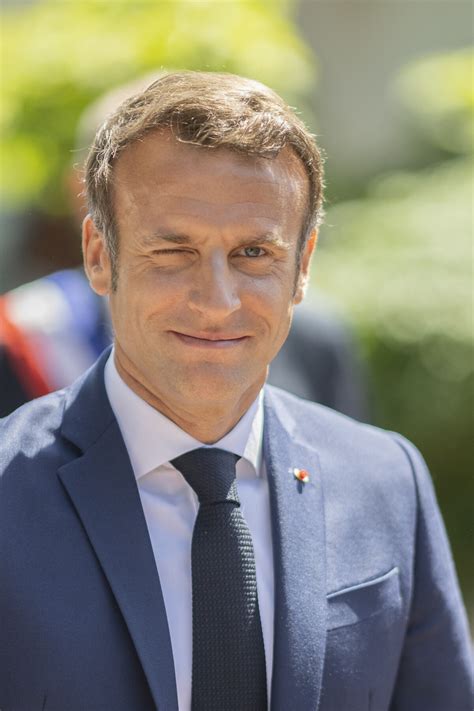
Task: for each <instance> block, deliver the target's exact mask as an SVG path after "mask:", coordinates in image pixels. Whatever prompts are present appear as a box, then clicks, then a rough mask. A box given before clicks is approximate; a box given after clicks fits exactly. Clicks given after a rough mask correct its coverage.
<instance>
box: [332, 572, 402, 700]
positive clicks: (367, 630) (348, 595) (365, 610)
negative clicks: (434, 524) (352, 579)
mask: <svg viewBox="0 0 474 711" xmlns="http://www.w3.org/2000/svg"><path fill="white" fill-rule="evenodd" d="M327 601H328V605H327V607H328V621H327V627H328V634H327V641H326V658H325V665H324V676H323V688H322V697H321V705H320V711H333V710H334V709H338V711H367V710H368V709H371V710H373V709H377V711H385V710H386V709H388V708H389V704H390V697H391V692H392V689H393V684H394V681H395V677H396V673H397V666H398V659H399V655H400V649H401V644H402V640H403V635H404V625H403V623H402V596H401V591H400V573H399V570H398V568H392V569H391V570H389V571H388V572H387V573H383V574H382V575H378V576H375V577H374V578H372V579H370V580H367V581H365V582H362V583H359V584H357V585H351V586H350V587H346V588H343V589H342V590H336V591H335V592H332V593H330V594H329V595H328V596H327Z"/></svg>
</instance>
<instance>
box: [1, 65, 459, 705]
mask: <svg viewBox="0 0 474 711" xmlns="http://www.w3.org/2000/svg"><path fill="white" fill-rule="evenodd" d="M86 180H87V192H88V200H89V207H90V215H89V216H88V217H87V218H86V219H85V221H84V226H83V250H84V262H85V267H86V272H87V274H88V277H89V279H90V283H91V286H92V288H93V289H94V291H95V292H96V293H98V294H100V295H108V296H109V298H110V308H111V317H112V322H113V327H114V333H115V341H114V349H113V351H112V352H111V353H109V352H106V353H105V354H104V355H103V356H102V357H101V358H100V359H99V361H98V362H97V364H96V365H95V366H93V368H92V369H91V370H90V371H89V372H88V373H87V374H86V375H85V376H84V377H83V378H81V379H80V380H79V381H78V382H76V383H75V384H74V385H73V386H72V387H70V388H67V389H66V390H64V391H60V392H58V393H55V394H52V395H48V396H46V397H45V398H42V399H40V400H37V401H35V402H34V403H31V404H29V405H26V406H25V407H23V408H21V409H20V410H18V411H17V412H15V413H14V414H13V415H11V416H10V417H9V418H7V419H6V420H4V421H3V423H2V425H1V441H2V453H1V457H2V458H1V463H2V470H3V479H2V497H1V511H0V521H1V526H2V556H1V559H2V571H1V575H2V577H1V579H2V586H1V593H0V594H1V604H2V611H3V613H4V624H3V627H4V631H3V639H2V646H3V658H2V660H1V662H0V669H1V672H0V674H1V676H0V679H1V687H0V688H1V690H2V691H1V694H0V707H1V708H2V709H4V710H5V711H6V710H8V709H15V711H16V710H18V711H22V710H23V709H28V710H29V709H35V708H40V709H47V711H51V710H52V709H54V710H57V711H60V710H61V711H63V710H65V709H68V710H70V711H95V710H96V709H97V711H99V710H102V709H114V711H120V710H122V709H123V710H124V711H125V709H127V710H128V709H137V710H138V709H139V710H140V711H141V710H142V709H143V710H144V711H145V710H146V709H154V708H158V709H164V710H165V711H172V710H173V709H178V708H179V709H180V710H182V709H186V710H187V709H193V711H198V710H200V709H203V710H205V711H213V710H216V711H217V710H219V711H231V710H232V711H237V710H239V711H253V710H257V709H266V708H271V709H272V710H275V711H277V710H278V711H280V710H282V711H283V710H285V711H286V710H287V709H288V708H292V709H295V710H296V709H297V710H298V711H309V710H310V709H311V710H312V709H319V710H320V711H344V710H345V709H347V710H348V711H359V710H362V709H364V710H367V709H371V710H372V711H374V710H376V711H384V710H385V709H391V710H399V709H408V710H410V711H411V710H412V709H413V710H415V709H416V710H418V709H420V710H421V709H430V710H433V711H446V710H447V709H452V710H453V711H454V710H455V709H456V710H457V711H463V710H465V711H468V709H469V708H470V707H471V696H470V689H471V672H470V660H469V656H470V652H469V639H468V632H467V624H466V619H465V614H464V611H463V607H462V602H461V598H460V593H459V589H458V584H457V581H456V575H455V571H454V568H453V564H452V560H451V555H450V552H449V545H448V542H447V540H446V536H445V532H444V529H443V525H442V521H441V518H440V514H439V511H438V508H437V505H436V501H435V497H434V493H433V489H432V485H431V483H430V479H429V475H428V473H427V471H426V468H425V466H424V463H423V461H422V459H421V457H420V455H419V453H418V452H417V451H416V450H415V448H414V447H413V446H412V445H411V444H410V443H408V442H407V441H406V440H404V439H403V438H402V437H400V436H399V435H395V434H393V433H385V432H382V431H380V430H377V429H375V428H372V427H369V426H367V425H361V424H359V423H357V422H355V421H353V420H351V419H349V418H347V417H344V416H342V415H339V414H337V413H335V412H333V411H331V410H328V409H326V408H324V407H322V406H320V405H314V404H310V403H306V402H304V401H301V400H298V399H297V398H295V397H293V396H291V395H288V394H286V393H284V392H283V391H278V390H276V389H272V388H271V387H264V383H265V378H266V375H267V369H268V364H269V363H270V361H271V360H272V359H273V358H274V356H275V355H276V353H277V352H278V350H279V348H280V347H281V345H282V343H283V342H284V340H285V338H286V335H287V333H288V329H289V326H290V322H291V316H292V310H293V306H294V305H295V304H297V303H298V302H300V301H301V299H302V298H303V295H304V291H305V287H306V283H307V279H308V274H309V267H310V262H311V256H312V252H313V250H314V247H315V244H316V239H317V227H318V224H319V222H320V217H321V204H322V170H321V161H320V156H319V152H318V149H317V147H316V145H315V143H314V141H313V139H312V137H311V135H310V134H309V133H308V132H307V130H306V128H305V127H304V125H303V124H302V123H301V121H300V120H299V119H298V118H297V117H296V116H295V115H294V113H293V112H292V111H291V110H290V109H289V108H288V107H287V106H286V105H285V104H284V102H283V101H282V100H281V99H280V98H279V97H278V96H276V95H275V94H274V93H273V92H271V91H270V90H269V89H267V88H266V87H264V86H262V85H260V84H258V83H256V82H253V81H250V80H246V79H242V78H239V77H234V76H232V75H220V74H206V73H186V72H183V73H176V74H170V75H168V76H166V77H163V78H162V79H160V80H159V81H157V82H155V83H154V84H153V85H151V86H150V87H149V88H148V89H147V90H146V91H144V92H142V93H140V94H138V95H137V96H135V97H133V98H132V99H130V100H129V101H126V102H125V103H124V104H123V105H122V106H121V107H120V108H119V109H118V110H117V111H116V112H115V113H114V114H113V115H112V116H111V117H109V119H108V120H107V121H106V123H105V124H104V125H103V127H102V128H101V129H100V131H99V132H98V135H97V137H96V139H95V142H94V145H93V146H92V149H91V153H90V156H89V159H88V164H87V173H86ZM235 477H236V478H235Z"/></svg>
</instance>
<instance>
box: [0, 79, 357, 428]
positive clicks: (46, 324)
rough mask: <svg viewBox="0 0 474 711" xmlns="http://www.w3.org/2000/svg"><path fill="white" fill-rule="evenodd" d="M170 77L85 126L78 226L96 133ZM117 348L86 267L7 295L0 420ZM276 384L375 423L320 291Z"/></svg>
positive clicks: (293, 334)
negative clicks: (85, 170) (86, 165)
mask: <svg viewBox="0 0 474 711" xmlns="http://www.w3.org/2000/svg"><path fill="white" fill-rule="evenodd" d="M162 74H163V72H153V73H151V74H147V75H146V76H143V77H140V78H139V79H138V80H135V81H133V82H131V83H127V84H125V85H123V86H121V87H119V88H115V89H113V90H112V91H110V92H108V93H107V94H106V95H105V96H102V97H101V98H99V99H98V100H97V101H95V102H94V103H93V104H92V105H91V106H89V107H88V108H87V109H86V110H85V111H84V114H83V116H82V117H81V119H80V120H79V123H78V130H77V140H76V149H75V151H74V160H73V162H72V164H71V168H70V171H69V173H68V175H67V176H65V182H66V185H67V189H68V194H69V197H70V204H71V211H72V213H73V215H74V218H75V223H76V224H77V226H78V229H79V226H80V224H81V223H82V220H83V219H84V217H85V214H86V209H85V204H84V197H83V183H82V180H83V168H82V166H83V162H84V157H85V155H86V154H87V149H88V147H89V146H90V144H91V143H92V140H93V138H94V135H95V132H96V130H97V128H98V126H100V125H101V124H102V123H103V121H104V120H105V118H106V117H107V115H109V114H110V113H112V111H113V110H114V109H115V108H116V107H117V106H118V105H119V104H120V103H121V102H122V101H123V100H124V99H125V98H126V97H128V96H130V95H132V94H133V93H135V92H137V91H140V90H141V89H143V88H145V87H146V86H148V85H149V84H150V83H151V82H152V81H153V80H154V79H157V78H158V77H159V76H160V75H162ZM111 341H112V328H111V324H110V318H109V314H108V304H107V300H106V299H103V298H101V297H99V296H97V295H96V294H94V293H93V292H92V291H91V289H90V288H89V283H88V281H87V279H86V277H85V275H84V272H83V269H82V267H80V268H78V269H67V270H62V271H59V272H55V273H53V274H50V275H47V276H45V277H42V278H40V279H37V280H35V281H33V282H30V283H28V284H24V285H22V286H20V287H18V288H16V289H13V290H12V291H10V292H8V293H6V294H4V295H2V296H0V417H4V416H5V415H8V414H9V413H10V412H12V411H13V410H14V409H16V408H17V407H19V406H20V405H22V404H24V403H25V402H27V401H29V400H31V399H33V398H36V397H40V396H41V395H45V394H46V393H48V392H52V391H53V390H57V389H59V388H62V387H65V386H66V385H69V384H70V383H71V382H73V380H75V378H77V377H78V376H79V375H81V373H83V372H84V371H85V370H87V368H88V367H89V366H90V365H92V363H93V362H94V361H95V359H96V358H97V357H98V355H99V354H100V353H101V352H102V350H103V349H104V348H105V347H106V346H107V345H109V344H110V343H111ZM269 382H270V383H271V384H273V385H275V386H278V387H281V388H282V389H284V390H287V391H288V392H291V393H293V394H295V395H298V396H299V397H302V398H305V399H308V400H313V401H314V402H319V403H320V404H322V405H326V406H327V407H331V408H333V409H335V410H338V411H339V412H342V413H344V414H346V415H349V416H351V417H354V418H356V419H358V420H361V421H369V419H370V406H369V395H368V383H367V376H366V373H365V370H364V367H363V365H362V361H361V358H360V355H359V352H358V347H357V343H356V341H355V339H354V337H353V335H352V333H351V330H350V328H349V326H348V325H347V324H346V323H345V322H344V320H343V319H342V318H341V317H340V316H339V315H338V314H337V313H336V311H335V309H334V308H333V306H332V305H331V303H330V300H329V299H328V297H327V296H326V295H324V294H322V293H320V292H319V291H318V290H317V289H315V288H313V289H312V290H311V291H310V294H309V296H308V297H307V300H306V302H305V303H304V304H301V305H299V306H298V308H296V309H295V313H294V317H293V323H292V326H291V330H290V333H289V336H288V339H287V341H286V342H285V344H284V345H283V347H282V349H281V351H280V352H279V353H278V354H277V356H276V358H275V360H274V361H273V363H272V364H271V367H270V375H269Z"/></svg>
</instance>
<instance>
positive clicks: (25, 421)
mask: <svg viewBox="0 0 474 711" xmlns="http://www.w3.org/2000/svg"><path fill="white" fill-rule="evenodd" d="M65 400H66V390H58V391H56V392H54V393H50V394H49V395H45V396H44V397H41V398H38V399H36V400H32V401H31V402H28V403H26V404H25V405H22V406H21V407H19V408H18V409H17V410H15V411H14V412H12V413H11V414H10V415H8V416H7V417H4V418H2V419H0V474H1V473H3V472H4V470H5V469H6V468H7V467H9V465H10V464H11V463H12V462H13V461H14V460H15V458H16V457H18V456H20V455H21V457H22V459H23V461H24V462H25V463H26V462H28V461H33V459H36V458H37V457H38V455H39V454H40V453H41V451H42V450H46V449H48V448H50V447H51V446H52V445H54V443H55V442H56V441H57V438H58V432H59V430H60V428H61V423H62V419H63V413H64V406H65Z"/></svg>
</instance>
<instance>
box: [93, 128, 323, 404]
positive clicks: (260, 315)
mask: <svg viewBox="0 0 474 711" xmlns="http://www.w3.org/2000/svg"><path fill="white" fill-rule="evenodd" d="M306 200H307V185H306V178H305V174H304V170H303V167H302V166H301V165H300V163H299V161H298V160H297V159H296V157H295V156H294V155H293V154H292V153H291V152H290V151H289V150H288V151H287V150H285V151H283V152H282V153H281V154H280V156H279V157H278V158H276V159H274V160H268V159H263V158H248V157H242V156H239V155H237V154H235V153H233V152H231V151H227V150H224V149H218V150H212V149H204V148H202V147H197V146H192V145H189V144H184V143H179V142H177V141H176V140H175V139H174V138H173V137H172V135H171V134H170V133H169V132H160V133H158V132H157V133H155V134H152V135H149V136H147V137H146V138H145V139H144V140H143V141H142V142H138V143H136V144H134V145H132V146H131V147H130V148H128V149H127V150H126V151H125V152H124V153H123V154H122V155H121V156H120V158H119V159H118V161H117V164H116V166H115V168H114V209H115V215H116V223H117V227H118V238H119V259H118V282H117V288H116V290H115V291H111V290H110V263H109V261H108V258H107V254H106V252H105V250H104V248H103V240H102V239H101V238H100V237H99V238H97V234H96V235H95V237H94V236H92V237H90V235H91V234H93V232H94V229H93V228H91V227H90V225H89V228H87V227H85V235H86V236H85V254H86V266H87V264H88V261H89V265H88V266H89V268H88V272H89V276H90V278H91V283H92V286H93V287H94V288H95V289H96V291H98V292H99V293H109V295H110V307H111V314H112V321H113V326H114V331H115V342H116V352H117V358H118V359H119V361H120V363H121V365H122V367H124V368H125V369H126V370H127V372H128V373H129V374H130V375H131V377H132V379H133V380H135V381H136V382H138V383H139V384H140V386H142V387H144V388H145V389H146V390H147V391H148V392H149V393H152V395H153V396H154V397H156V398H158V400H159V401H161V402H166V403H168V404H169V403H175V404H176V406H177V407H178V408H181V409H184V410H185V411H186V407H187V406H191V403H193V402H199V403H201V404H206V403H209V405H212V404H213V403H214V404H215V403H217V402H218V401H227V400H229V401H230V400H231V399H232V398H233V399H234V400H235V399H238V398H241V397H244V396H245V394H249V395H251V396H253V397H255V396H256V395H257V393H258V390H259V389H260V387H261V385H262V384H263V382H264V380H265V377H266V374H267V366H268V364H269V363H270V361H271V360H272V359H273V357H274V356H275V355H276V353H277V352H278V350H279V349H280V347H281V345H282V344H283V342H284V340H285V338H286V336H287V333H288V329H289V326H290V321H291V314H292V309H293V305H294V304H295V303H297V302H298V301H300V300H301V298H302V295H303V288H304V287H303V283H304V281H305V279H306V276H307V271H308V267H309V261H310V253H311V251H312V246H313V243H314V239H313V240H311V242H310V244H309V246H308V247H307V249H306V251H305V253H304V255H303V259H302V268H301V273H300V277H299V279H298V280H296V273H295V270H296V262H297V245H298V239H299V236H300V232H301V227H302V223H303V216H304V212H305V205H306ZM88 229H89V238H88V237H87V234H88ZM99 235H100V233H99ZM94 245H95V246H94ZM101 245H102V246H101ZM94 250H95V251H94ZM98 251H99V252H100V254H98ZM89 253H90V256H89V257H88V254H89ZM93 254H94V256H92V255H93ZM93 260H96V261H98V262H99V264H100V266H99V268H98V269H97V268H96V267H95V266H93ZM295 281H296V288H295ZM188 411H190V409H188Z"/></svg>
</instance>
